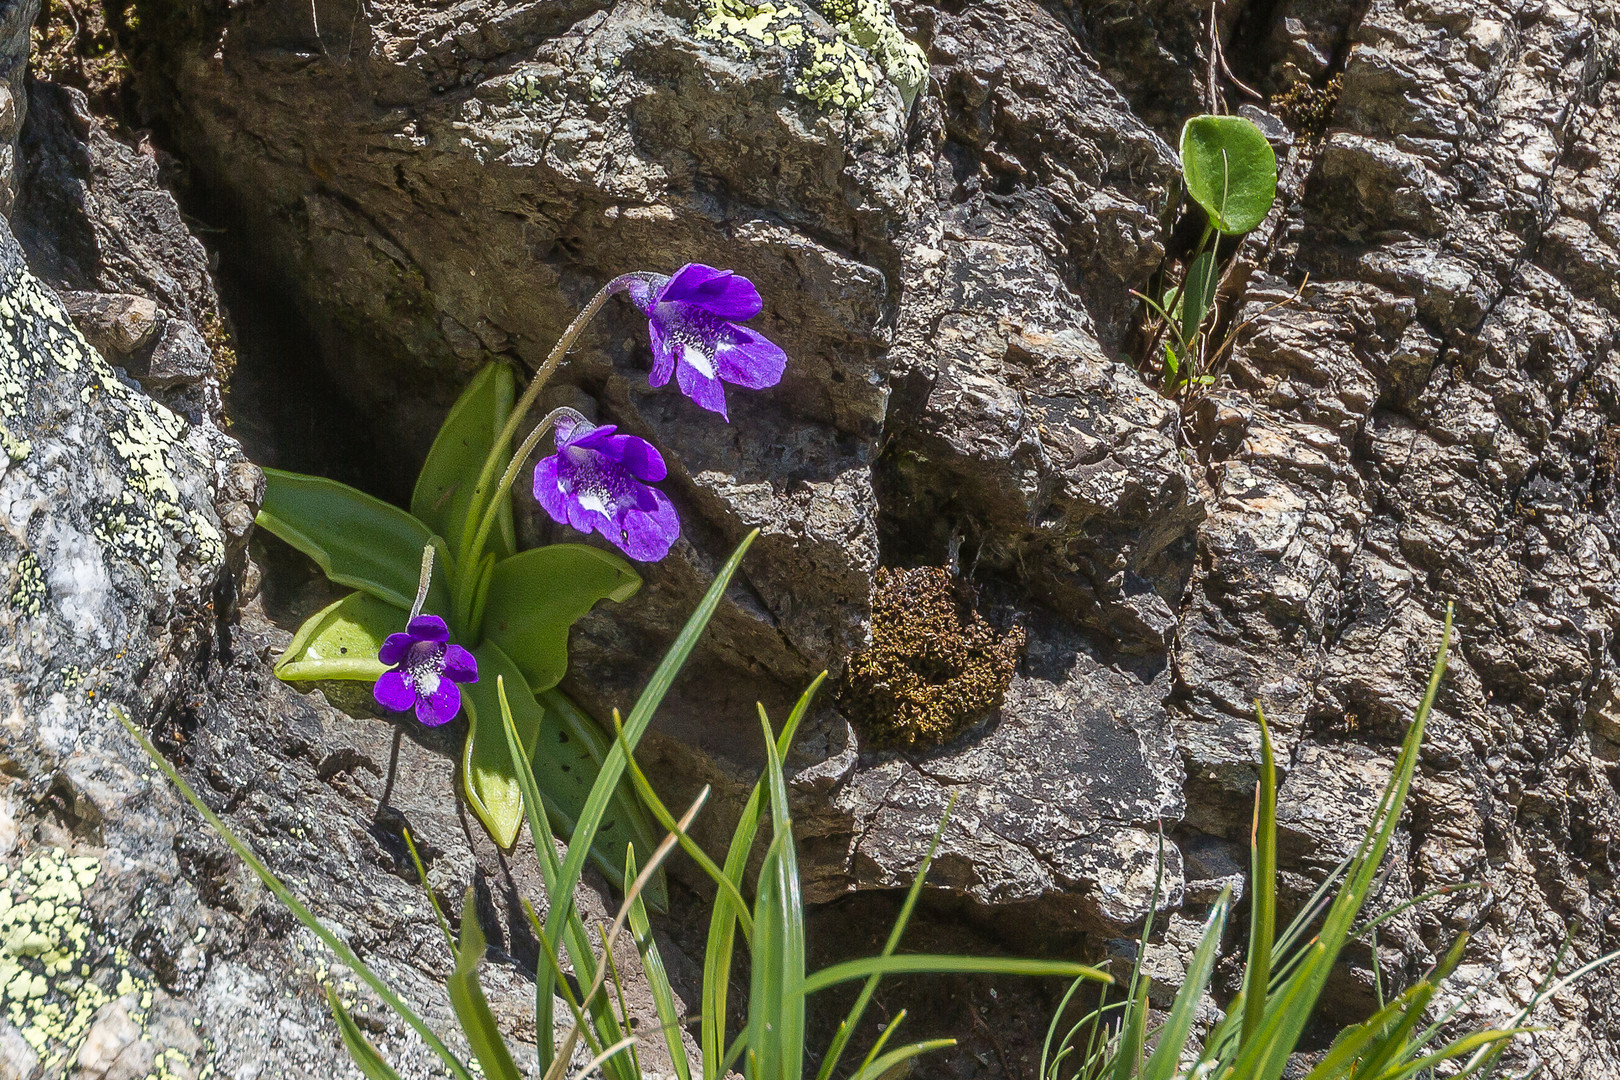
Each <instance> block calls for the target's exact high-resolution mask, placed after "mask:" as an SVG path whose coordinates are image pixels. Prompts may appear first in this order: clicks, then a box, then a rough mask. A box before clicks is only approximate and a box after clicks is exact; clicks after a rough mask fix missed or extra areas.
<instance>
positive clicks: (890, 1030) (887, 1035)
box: [855, 1009, 906, 1074]
mask: <svg viewBox="0 0 1620 1080" xmlns="http://www.w3.org/2000/svg"><path fill="white" fill-rule="evenodd" d="M905 1022H906V1010H905V1009H901V1010H900V1011H899V1012H897V1013H895V1014H894V1019H893V1020H892V1021H890V1023H889V1026H888V1027H886V1028H884V1029H883V1030H882V1031H880V1032H878V1037H877V1038H876V1039H874V1040H873V1041H872V1049H870V1050H868V1051H867V1052H866V1057H864V1058H862V1059H861V1067H860V1068H859V1069H856V1070H855V1072H856V1073H857V1074H858V1073H860V1072H861V1070H862V1069H865V1068H866V1067H867V1066H869V1065H871V1064H872V1062H874V1061H876V1060H877V1058H878V1055H879V1054H881V1053H883V1048H884V1047H885V1046H888V1045H889V1040H890V1039H891V1038H893V1037H894V1033H895V1032H897V1031H899V1030H900V1025H901V1024H903V1023H905Z"/></svg>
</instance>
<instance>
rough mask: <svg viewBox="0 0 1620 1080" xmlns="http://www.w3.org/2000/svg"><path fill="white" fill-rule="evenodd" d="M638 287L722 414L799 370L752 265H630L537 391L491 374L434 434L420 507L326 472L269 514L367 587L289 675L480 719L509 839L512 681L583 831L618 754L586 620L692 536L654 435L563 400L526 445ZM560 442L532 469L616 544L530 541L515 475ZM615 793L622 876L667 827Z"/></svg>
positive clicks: (501, 373)
mask: <svg viewBox="0 0 1620 1080" xmlns="http://www.w3.org/2000/svg"><path fill="white" fill-rule="evenodd" d="M621 293H622V294H624V295H625V296H626V298H627V299H628V300H629V301H630V302H631V303H633V304H634V305H635V306H636V307H637V308H638V309H639V310H640V311H641V312H642V313H643V314H644V315H645V316H646V318H647V323H648V334H649V338H650V344H651V347H652V357H653V361H652V367H651V370H650V372H649V382H650V383H651V385H653V386H655V387H662V386H665V385H667V384H668V383H669V382H670V381H671V379H672V378H673V380H674V382H675V385H676V386H677V387H678V388H679V390H680V391H681V392H682V393H684V394H685V395H686V396H687V397H689V398H691V399H692V401H693V402H694V403H696V405H697V406H698V407H700V408H701V409H703V410H706V411H707V412H708V413H712V414H717V416H716V421H715V422H717V423H721V422H729V416H728V413H727V407H726V404H727V403H726V387H725V384H727V383H729V384H731V385H732V386H735V387H741V388H745V389H748V390H762V389H766V388H768V387H771V386H774V385H776V383H778V382H779V381H780V380H781V378H782V373H783V371H784V370H785V369H786V366H787V354H786V353H784V352H783V351H782V350H781V349H780V348H778V347H777V346H776V345H775V344H773V343H772V342H770V341H769V340H768V339H766V338H765V336H764V335H762V334H761V333H759V332H758V331H757V330H754V329H752V328H750V327H748V326H746V325H744V324H745V323H746V322H747V321H748V320H750V319H752V318H754V317H755V316H757V315H758V314H759V313H760V311H761V309H762V307H763V301H762V300H761V298H760V295H759V290H758V289H757V288H755V286H754V284H753V283H752V282H751V281H749V280H748V279H747V278H746V277H743V276H742V275H740V274H736V273H733V272H732V271H729V270H720V269H716V268H714V267H710V266H704V265H701V264H697V263H691V264H688V265H686V266H683V267H681V268H680V269H679V270H677V271H676V272H675V273H673V274H668V275H665V274H657V273H650V272H636V273H630V274H625V275H622V276H620V277H617V278H615V279H613V280H612V281H610V282H608V284H607V285H606V286H604V287H603V288H602V289H601V290H600V291H599V292H598V293H597V294H596V295H595V296H594V297H593V298H592V299H591V301H590V302H589V303H588V304H586V305H585V307H584V309H583V310H581V311H580V313H579V315H578V316H577V317H576V318H575V319H574V320H573V322H572V323H571V324H570V325H569V326H568V328H567V329H566V330H565V331H564V332H563V335H562V337H561V338H560V339H559V340H558V342H557V344H556V346H555V347H554V348H553V349H552V350H551V352H550V354H549V355H548V356H547V357H546V359H545V361H544V362H543V363H542V364H541V365H540V366H539V368H538V369H537V370H536V372H535V374H534V377H533V378H532V379H530V380H529V382H528V384H527V386H525V387H524V388H523V390H522V392H521V394H519V391H518V376H517V373H516V372H514V370H513V369H512V368H511V367H510V366H509V365H508V364H506V363H504V362H499V361H498V362H494V363H491V364H489V365H487V366H485V367H484V368H483V369H482V370H480V371H479V372H478V373H477V374H476V375H475V376H474V377H473V378H472V380H471V381H470V382H469V383H468V385H467V386H466V388H465V389H464V390H463V392H462V394H461V396H460V398H459V399H458V400H457V401H456V403H455V405H454V406H452V407H451V409H450V412H449V414H448V416H447V417H446V418H445V421H444V424H443V426H442V427H441V428H440V429H439V433H438V436H437V437H436V438H435V439H434V442H433V446H432V449H431V450H430V451H429V452H428V456H427V460H426V461H425V462H424V463H423V466H422V471H421V474H420V475H419V476H418V477H417V481H416V486H415V488H414V490H413V492H412V495H411V503H410V508H409V510H404V509H401V508H399V507H396V506H393V505H390V504H389V503H386V502H383V501H382V500H380V499H376V498H373V497H372V496H370V495H367V494H365V493H364V492H361V491H358V490H356V489H355V488H352V487H349V486H347V485H345V484H340V483H338V482H336V481H334V480H329V479H326V478H324V477H317V476H306V475H302V474H298V473H292V472H283V471H281V470H278V469H266V470H265V476H266V481H267V483H266V490H265V498H264V505H263V508H262V509H261V511H260V512H259V519H258V520H259V524H260V525H262V526H263V527H264V528H266V529H267V530H269V531H270V532H272V533H274V534H275V535H276V536H278V537H280V538H281V539H283V540H285V541H286V542H288V543H289V544H291V545H292V546H293V547H295V548H297V549H299V550H300V551H302V552H304V553H305V554H307V555H309V556H310V557H311V558H312V559H314V560H315V562H316V563H317V564H318V565H319V566H320V567H321V569H322V571H324V572H325V574H326V576H327V577H328V578H329V579H330V580H331V581H333V582H335V583H337V584H340V585H346V586H348V587H350V588H351V589H353V590H354V591H353V592H352V593H350V594H349V595H348V596H345V597H344V598H343V599H341V600H339V601H337V602H336V603H334V604H332V605H331V606H330V607H328V608H326V609H325V610H323V611H320V612H317V613H316V614H315V615H313V616H311V617H310V618H309V619H308V620H307V621H306V622H305V623H304V624H303V626H301V627H300V628H299V630H298V632H297V634H296V635H294V637H293V640H292V643H291V644H290V645H289V646H288V647H287V650H286V651H285V653H283V654H282V656H281V658H280V659H279V660H278V662H277V664H276V669H275V670H276V674H277V675H278V676H280V677H281V678H282V679H284V680H287V681H289V682H307V681H318V680H353V681H362V682H370V683H372V684H373V694H374V696H375V698H376V700H377V702H378V704H379V705H380V706H381V707H382V708H384V709H386V710H388V711H390V712H392V713H395V714H399V716H400V717H401V719H402V722H407V723H420V724H423V725H427V726H434V727H436V726H440V725H444V724H447V723H450V722H451V721H453V720H455V719H456V718H457V717H459V716H461V715H465V716H466V717H467V736H466V741H465V743H464V747H463V753H462V762H461V764H462V769H461V772H462V779H463V790H464V792H465V794H466V798H467V802H468V804H469V805H470V806H471V808H472V809H473V811H474V813H475V814H476V815H477V817H478V819H479V820H480V821H481V822H482V823H483V825H484V827H485V828H486V829H487V830H488V831H489V834H490V836H492V837H493V838H494V839H495V841H496V842H497V843H498V844H500V845H501V846H502V847H510V846H511V845H512V843H513V842H514V840H515V839H516V836H517V832H518V828H519V825H520V823H521V822H522V821H523V818H524V800H523V793H522V791H521V789H520V785H519V784H518V779H517V775H516V772H515V770H514V768H513V764H512V758H511V755H510V754H508V752H507V746H506V740H505V733H504V730H503V727H502V719H501V707H500V702H499V699H498V697H497V694H496V687H497V686H498V685H504V687H505V688H506V695H507V701H508V707H509V709H510V712H511V716H512V720H513V723H514V725H515V727H516V730H517V732H518V734H519V736H520V738H521V742H522V745H523V747H524V749H525V751H526V752H527V753H528V754H530V755H531V763H532V767H533V772H534V775H535V779H536V781H537V786H538V790H539V792H540V796H541V798H542V799H543V801H544V804H545V805H544V809H545V811H546V812H547V816H548V817H549V818H550V819H551V821H552V822H553V823H554V824H555V826H556V827H557V828H558V830H559V831H560V832H561V833H562V834H563V835H570V834H571V832H572V828H573V824H574V822H575V821H576V820H577V819H578V815H579V813H580V812H581V810H582V808H583V807H584V805H585V800H586V797H587V796H588V794H589V792H590V790H591V786H592V784H593V782H594V781H595V778H596V777H597V775H598V774H599V772H600V768H601V763H602V761H603V760H604V759H605V757H606V755H607V753H608V751H609V749H610V746H609V743H608V742H607V739H606V736H605V735H604V733H603V729H602V728H601V727H600V726H599V725H597V724H596V723H595V722H594V721H592V720H591V719H590V718H589V717H586V716H585V715H584V714H583V713H581V712H580V710H579V709H578V708H577V707H575V706H574V705H573V703H572V702H570V701H569V700H568V699H567V698H566V697H565V696H564V695H563V694H562V693H561V692H560V691H558V690H557V688H556V687H557V684H558V683H559V682H560V681H561V680H562V677H563V675H564V674H565V672H566V671H567V668H568V632H569V628H570V627H571V626H572V625H573V624H574V622H575V621H577V620H578V619H579V618H580V617H582V616H583V615H585V613H586V612H588V611H590V610H591V609H592V608H593V607H594V606H596V605H597V604H598V603H600V602H601V601H603V600H613V601H614V602H616V603H622V602H623V601H625V600H628V599H629V598H630V597H631V596H632V595H633V594H634V593H635V592H636V590H637V589H638V588H640V586H641V578H640V575H638V574H637V572H636V570H635V567H634V565H633V563H635V562H656V561H658V560H660V559H662V558H664V557H665V556H666V555H668V554H669V551H670V548H671V547H672V546H673V545H674V543H675V541H676V540H677V539H678V538H679V536H680V528H681V525H680V517H679V515H678V514H677V512H676V509H675V505H674V503H673V502H672V501H671V499H670V497H669V495H668V494H666V493H665V492H664V491H663V490H661V489H660V488H659V486H658V485H659V483H660V482H661V481H663V480H665V479H666V477H667V476H668V471H669V470H668V466H667V464H666V462H665V459H664V455H663V454H662V453H661V452H660V450H659V449H658V447H656V446H654V445H653V444H652V443H650V442H648V441H647V440H646V439H643V438H641V437H639V436H637V435H634V434H631V433H629V432H625V431H622V430H620V429H619V427H618V426H617V425H615V424H612V423H596V422H593V420H591V419H590V418H587V417H586V416H584V415H582V414H581V413H579V412H577V411H576V410H573V409H568V408H561V409H555V410H553V411H551V412H549V413H547V414H545V415H544V416H542V417H541V418H540V419H539V421H538V422H537V423H535V424H534V425H533V426H532V428H531V429H530V430H529V432H528V434H527V435H526V437H524V438H522V440H521V441H519V434H520V431H521V430H522V428H523V425H524V423H525V421H526V420H527V419H528V418H529V416H530V414H531V412H532V411H533V408H534V405H535V403H536V401H537V400H538V397H539V394H540V391H541V389H542V388H543V387H544V386H545V385H546V384H547V382H548V380H549V379H550V378H551V377H552V376H553V375H554V374H555V373H556V371H557V369H558V368H559V367H560V366H561V364H562V363H563V361H564V359H565V357H566V356H567V354H568V351H569V349H570V348H572V346H573V344H574V342H575V341H576V340H577V339H578V337H579V335H580V333H581V332H582V331H583V330H584V329H585V327H586V326H587V325H588V324H589V323H590V321H591V320H592V319H593V318H594V317H595V316H596V315H597V313H598V312H600V311H601V309H602V307H603V306H604V305H605V304H606V303H607V302H608V300H609V299H611V298H612V297H613V296H615V295H618V294H621ZM548 436H549V437H550V440H551V443H552V445H551V447H550V448H549V451H550V452H549V453H546V454H545V456H543V457H541V459H540V460H539V461H538V463H536V464H535V466H534V468H533V471H532V472H531V473H529V474H528V479H529V480H530V482H531V483H532V485H533V492H534V497H535V500H536V501H537V502H538V503H539V505H540V507H541V508H542V509H543V510H544V512H545V513H546V514H548V515H549V516H550V517H551V518H553V519H554V520H555V521H557V522H558V523H559V524H561V525H565V526H567V527H569V528H571V529H573V530H575V531H576V532H579V533H581V534H586V535H591V534H594V535H595V536H599V537H601V538H602V539H603V540H605V541H606V542H607V543H608V544H610V545H612V546H613V547H614V548H617V549H618V551H617V552H614V551H609V550H604V548H603V547H602V546H599V545H593V544H586V543H557V544H549V545H546V546H543V547H538V548H531V549H529V550H525V551H518V550H517V544H516V530H515V528H514V525H513V517H512V497H511V492H512V487H513V485H514V484H515V483H516V482H517V481H518V479H519V478H520V476H522V475H523V474H524V472H525V470H526V469H527V468H528V465H529V462H530V461H531V459H532V457H533V455H534V454H535V453H536V452H537V451H539V450H540V447H541V443H542V442H543V441H544V440H545V439H546V438H547V437H548ZM621 553H622V554H621ZM616 799H617V803H616V806H615V810H616V812H615V813H614V814H613V815H611V820H610V821H608V822H607V823H605V824H604V826H603V827H601V828H598V829H597V830H596V833H595V842H596V847H595V848H594V849H593V854H594V855H596V856H597V858H598V862H599V863H600V864H601V865H602V867H603V869H604V870H605V871H606V872H607V873H608V874H609V876H610V877H612V878H614V879H615V880H617V879H619V878H620V877H621V876H622V873H623V853H624V851H625V845H626V844H627V843H634V844H635V845H636V846H637V847H638V848H639V849H640V850H641V851H642V852H643V853H647V852H649V851H650V842H651V839H652V837H653V833H652V830H651V826H650V821H649V819H648V818H647V816H646V813H645V811H644V809H643V808H642V807H640V805H639V804H638V803H637V801H636V800H635V798H634V795H633V793H632V792H631V791H630V790H629V788H628V787H627V786H626V787H625V788H624V790H622V791H621V792H619V794H618V795H617V796H616ZM608 853H611V857H609V854H608ZM655 898H656V897H655Z"/></svg>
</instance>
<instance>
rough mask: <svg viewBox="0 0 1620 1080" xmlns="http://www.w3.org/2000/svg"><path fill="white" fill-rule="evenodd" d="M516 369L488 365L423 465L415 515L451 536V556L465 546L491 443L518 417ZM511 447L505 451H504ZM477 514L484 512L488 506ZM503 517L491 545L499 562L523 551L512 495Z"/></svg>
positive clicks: (463, 397) (413, 501)
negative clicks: (474, 496)
mask: <svg viewBox="0 0 1620 1080" xmlns="http://www.w3.org/2000/svg"><path fill="white" fill-rule="evenodd" d="M514 384H515V380H514V378H513V376H512V369H511V368H510V367H509V366H507V365H506V364H504V363H501V362H499V361H496V362H495V363H492V364H489V365H487V366H486V367H485V368H484V369H483V370H482V371H480V372H479V373H478V374H477V375H474V376H473V380H472V382H470V383H468V384H467V388H466V389H465V390H463V391H462V392H461V397H459V398H457V399H456V403H455V404H454V405H452V406H451V407H450V414H449V415H448V416H446V417H445V418H444V426H442V427H441V428H439V434H438V436H437V437H436V438H435V439H434V440H433V449H431V450H429V451H428V456H427V460H426V461H424V462H423V463H422V472H421V475H419V476H418V477H417V478H416V490H415V491H414V492H413V493H412V495H411V513H412V514H414V515H415V516H416V517H417V518H419V519H421V521H422V522H423V523H424V524H426V525H427V527H428V528H430V529H432V530H433V531H434V532H436V533H438V534H439V535H440V536H443V537H446V538H448V541H449V544H450V550H451V552H452V553H453V554H454V555H455V556H456V557H457V558H460V557H461V551H460V545H461V536H462V532H463V529H464V526H465V525H466V522H467V515H468V513H469V512H474V510H475V508H474V507H473V506H472V490H473V486H474V485H475V484H476V483H477V481H478V470H479V469H481V468H483V465H484V459H485V458H486V457H488V456H489V448H490V445H491V444H492V443H493V442H494V441H495V436H496V435H497V434H499V433H500V431H501V428H502V427H503V426H504V425H505V424H506V418H507V417H508V416H510V415H511V414H512V400H513V397H514V393H515V386H514ZM509 449H510V447H509V446H507V447H502V453H505V452H507V451H508V450H509ZM476 512H478V513H482V512H483V507H477V508H476ZM499 514H500V516H499V517H498V518H497V519H496V525H495V529H494V531H493V533H492V535H491V537H490V540H489V541H488V544H489V547H490V550H491V551H493V552H494V553H495V557H496V558H505V557H506V556H508V555H511V554H512V553H513V552H514V551H516V550H517V542H516V540H515V538H514V534H513V531H512V496H511V494H510V493H508V494H506V495H504V496H503V497H502V504H501V509H500V511H499Z"/></svg>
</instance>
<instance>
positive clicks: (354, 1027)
mask: <svg viewBox="0 0 1620 1080" xmlns="http://www.w3.org/2000/svg"><path fill="white" fill-rule="evenodd" d="M326 1003H327V1004H328V1005H330V1006H331V1007H332V1019H333V1020H336V1021H337V1027H338V1034H339V1035H340V1036H342V1037H343V1048H344V1049H345V1050H347V1051H348V1052H349V1058H350V1059H351V1060H352V1061H353V1062H354V1064H355V1067H356V1068H357V1069H359V1070H360V1073H361V1075H363V1076H364V1077H365V1078H366V1080H400V1077H399V1073H397V1072H395V1071H394V1070H393V1068H392V1067H391V1066H390V1065H389V1064H388V1062H386V1061H384V1060H383V1056H382V1054H380V1053H378V1052H377V1048H376V1047H375V1046H372V1045H371V1041H370V1040H369V1039H367V1038H366V1037H365V1035H363V1034H362V1033H361V1031H360V1025H358V1024H356V1023H355V1022H354V1017H352V1016H350V1015H349V1010H347V1009H345V1008H344V1007H343V1002H341V1001H339V1000H338V996H337V991H336V990H334V989H332V986H331V984H330V983H328V984H327V987H326Z"/></svg>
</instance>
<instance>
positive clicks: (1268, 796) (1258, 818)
mask: <svg viewBox="0 0 1620 1080" xmlns="http://www.w3.org/2000/svg"><path fill="white" fill-rule="evenodd" d="M1254 714H1255V718H1256V720H1257V721H1258V722H1259V724H1260V783H1259V790H1258V791H1257V792H1256V794H1255V800H1254V837H1253V839H1252V840H1251V841H1250V843H1249V851H1250V860H1251V868H1250V877H1251V878H1252V879H1253V880H1252V885H1251V888H1252V889H1253V893H1252V895H1251V899H1250V901H1249V952H1248V956H1247V958H1246V961H1245V964H1244V969H1243V1037H1244V1038H1245V1039H1247V1038H1249V1037H1250V1036H1252V1035H1253V1034H1254V1033H1255V1032H1256V1031H1258V1030H1259V1029H1260V1020H1261V1017H1262V1016H1263V1015H1264V1013H1265V1009H1266V993H1267V989H1268V988H1269V986H1270V985H1271V946H1272V939H1273V937H1274V936H1275V934H1276V928H1277V761H1276V758H1275V757H1274V755H1273V753H1272V748H1271V731H1270V729H1269V728H1268V727H1267V726H1266V714H1265V712H1264V711H1263V710H1262V709H1261V708H1260V703H1259V702H1255V706H1254Z"/></svg>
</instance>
